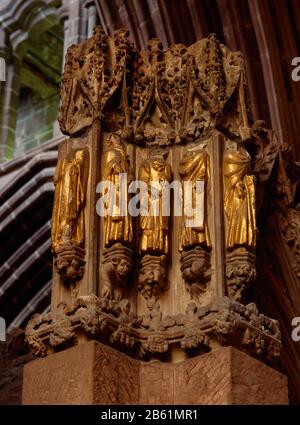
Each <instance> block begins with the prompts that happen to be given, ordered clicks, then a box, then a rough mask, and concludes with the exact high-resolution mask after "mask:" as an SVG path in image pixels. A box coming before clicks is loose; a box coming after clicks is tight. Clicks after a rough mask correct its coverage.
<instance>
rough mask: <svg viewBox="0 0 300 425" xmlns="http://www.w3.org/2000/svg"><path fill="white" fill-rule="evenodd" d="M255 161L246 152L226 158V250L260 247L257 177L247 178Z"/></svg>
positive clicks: (237, 152) (239, 152)
mask: <svg viewBox="0 0 300 425" xmlns="http://www.w3.org/2000/svg"><path fill="white" fill-rule="evenodd" d="M250 160H251V157H250V155H249V154H248V152H247V151H246V150H245V149H239V150H227V151H225V154H224V184H225V194H224V208H225V214H226V218H227V240H226V248H227V250H228V251H232V250H233V249H235V248H238V247H246V248H248V249H249V250H254V249H255V247H256V218H255V177H254V176H251V175H247V173H248V172H249V166H250Z"/></svg>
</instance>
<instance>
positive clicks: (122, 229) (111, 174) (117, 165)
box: [103, 135, 132, 247]
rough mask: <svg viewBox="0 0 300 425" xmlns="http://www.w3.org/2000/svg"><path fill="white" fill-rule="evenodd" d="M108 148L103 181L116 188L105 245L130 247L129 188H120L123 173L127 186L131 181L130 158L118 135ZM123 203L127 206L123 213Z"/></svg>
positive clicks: (107, 225)
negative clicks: (120, 244)
mask: <svg viewBox="0 0 300 425" xmlns="http://www.w3.org/2000/svg"><path fill="white" fill-rule="evenodd" d="M107 146H108V149H107V150H106V152H105V153H104V158H103V170H104V171H103V180H105V181H108V182H111V183H112V184H113V185H114V187H115V192H114V193H112V194H111V197H110V199H109V200H108V203H109V204H110V205H109V206H110V214H107V215H105V217H104V244H105V246H106V247H109V246H111V245H112V244H113V243H116V242H121V243H125V245H130V244H131V243H132V217H131V216H130V215H128V214H127V193H128V192H127V187H123V188H122V187H120V183H121V181H120V174H121V173H122V174H126V175H127V184H129V183H130V180H131V170H130V161H129V156H128V155H127V153H126V149H125V147H124V146H123V144H122V142H121V141H120V140H119V139H118V136H117V135H111V136H110V137H109V139H108V140H107ZM121 184H122V183H121ZM121 191H122V196H123V198H122V199H121ZM121 202H124V203H125V204H126V205H125V209H124V211H123V213H122V211H121V209H122V206H121Z"/></svg>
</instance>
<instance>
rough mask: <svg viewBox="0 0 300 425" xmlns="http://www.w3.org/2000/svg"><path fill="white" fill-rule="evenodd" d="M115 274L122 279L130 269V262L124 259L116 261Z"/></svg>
mask: <svg viewBox="0 0 300 425" xmlns="http://www.w3.org/2000/svg"><path fill="white" fill-rule="evenodd" d="M116 271H117V274H118V276H119V278H121V279H124V278H125V277H126V276H127V275H128V273H129V271H130V263H129V262H128V261H126V260H120V261H119V262H118V263H117V269H116Z"/></svg>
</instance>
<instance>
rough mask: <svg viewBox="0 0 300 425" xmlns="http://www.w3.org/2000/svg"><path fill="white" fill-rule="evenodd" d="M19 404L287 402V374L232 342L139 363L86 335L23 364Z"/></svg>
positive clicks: (233, 403)
mask: <svg viewBox="0 0 300 425" xmlns="http://www.w3.org/2000/svg"><path fill="white" fill-rule="evenodd" d="M23 404H99V405H101V404H112V405H114V404H162V405H164V404H169V405H171V404H187V405H193V404H194V405H202V404H213V405H217V404H230V405H237V404H243V405H245V404H256V405H257V404H282V405H284V404H288V392H287V378H286V377H285V376H284V375H282V374H281V373H279V372H277V371H276V370H274V369H272V368H270V367H269V366H267V365H265V364H264V363H262V362H260V361H258V360H256V359H254V358H252V357H250V356H248V355H247V354H245V353H243V352H241V351H239V350H237V349H236V348H233V347H223V348H220V349H218V350H216V351H212V352H210V353H207V354H204V355H201V356H198V357H195V358H191V359H188V360H185V361H182V362H180V363H176V364H171V363H162V362H159V361H157V362H156V361H154V362H149V363H145V362H142V361H138V360H134V359H131V358H130V357H128V356H127V355H125V354H123V353H120V352H118V351H116V350H114V349H113V348H110V347H107V346H105V345H103V344H101V343H99V342H96V341H90V342H87V343H85V344H81V345H78V346H75V347H72V348H69V349H67V350H65V351H61V352H58V353H56V354H52V355H50V356H48V357H45V358H42V359H38V360H34V361H32V362H31V363H29V364H27V365H26V366H25V368H24V382H23Z"/></svg>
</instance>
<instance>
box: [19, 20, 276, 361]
mask: <svg viewBox="0 0 300 425" xmlns="http://www.w3.org/2000/svg"><path fill="white" fill-rule="evenodd" d="M127 37H128V33H127V32H126V31H124V30H119V31H117V32H116V33H115V35H114V37H109V36H107V35H106V34H105V33H104V32H103V30H102V29H101V28H99V27H97V28H96V29H95V32H94V36H93V37H91V38H90V39H88V40H86V41H84V42H82V43H81V44H79V45H74V46H71V47H70V48H69V50H68V53H67V56H66V61H65V70H64V75H63V79H62V88H61V111H60V116H59V122H60V126H61V130H62V131H63V132H64V133H65V134H66V135H68V136H69V138H67V139H66V140H65V141H64V142H63V143H62V144H61V145H60V149H59V159H58V164H57V171H56V176H55V187H56V190H55V201H54V207H53V220H52V248H53V255H54V273H53V289H52V308H51V312H50V313H48V314H46V315H42V316H39V315H38V316H35V317H34V318H33V319H32V320H31V321H30V322H29V324H28V326H27V330H26V335H27V340H28V342H29V344H30V346H31V348H32V350H33V351H34V352H35V353H36V354H39V355H47V354H49V353H51V352H53V351H57V350H62V349H64V348H66V347H68V346H70V345H74V344H79V343H81V342H82V341H84V340H87V339H91V338H93V339H98V340H100V341H102V342H104V343H106V344H109V345H114V346H115V347H116V348H118V349H120V350H123V351H125V352H127V353H128V354H130V355H132V356H134V357H138V358H143V359H145V360H146V359H151V358H153V357H157V356H159V357H160V358H165V359H169V360H170V361H173V360H174V359H173V357H174V356H173V352H174V351H175V350H178V349H179V351H180V350H181V353H183V354H182V355H193V354H195V353H202V352H206V351H208V350H212V349H215V347H217V346H218V345H235V346H237V347H238V348H240V349H243V350H245V351H246V352H248V353H250V354H251V355H255V356H257V357H259V358H260V359H264V360H270V359H271V358H273V357H275V356H278V355H279V351H280V344H281V340H280V331H279V324H278V322H277V321H276V320H273V319H270V318H268V317H266V316H265V315H263V314H259V312H258V311H257V308H256V306H255V304H254V303H247V304H246V305H245V304H244V303H245V300H246V296H247V289H248V287H249V286H250V285H251V284H252V283H253V282H254V281H255V279H256V248H257V225H256V219H257V214H258V210H259V207H260V205H261V201H262V199H263V198H264V191H265V185H266V182H267V181H268V180H269V178H270V176H271V172H272V169H273V167H274V164H275V161H276V158H277V156H278V152H279V148H278V143H277V140H276V138H275V136H274V134H273V133H272V131H271V130H267V129H265V128H264V127H263V125H262V123H261V122H258V123H253V121H252V118H251V113H250V104H249V101H248V96H247V83H246V75H245V66H244V59H243V56H242V55H241V53H240V52H231V51H230V50H229V49H228V48H227V47H226V46H224V45H223V44H221V43H220V42H219V41H218V40H217V38H216V36H215V35H214V34H211V35H210V36H209V37H208V38H205V39H203V40H199V41H197V42H196V43H195V44H193V45H192V46H189V47H186V46H184V45H181V44H176V45H173V46H171V47H170V48H169V49H167V50H166V51H163V50H162V47H161V43H160V42H159V40H150V42H149V45H148V50H147V51H138V50H136V49H135V48H134V47H133V46H132V45H131V44H130V42H129V41H128V38H127ZM124 176H125V177H124ZM103 182H104V183H105V185H103ZM137 182H138V184H139V187H140V188H144V190H141V192H140V195H139V200H138V202H135V196H137V193H139V192H138V191H135V189H134V188H135V187H137ZM170 185H173V186H174V187H173V189H174V188H175V187H177V189H178V190H177V192H176V190H175V189H174V194H171V195H170V197H169V198H168V200H169V209H168V213H166V211H165V210H164V207H165V204H164V202H163V199H164V193H165V192H164V190H165V188H167V187H169V186H170ZM108 187H110V188H111V187H113V190H112V191H109V190H108V189H107V188H108ZM173 189H172V190H173ZM175 192H176V193H177V195H176V196H177V198H176V196H175ZM170 193H171V192H170ZM121 200H122V202H123V203H121ZM124 205H125V210H124ZM137 205H139V207H140V206H141V205H143V207H144V214H133V213H131V211H132V209H131V208H132V207H133V206H135V207H136V208H137ZM178 205H180V207H178ZM103 210H105V211H106V213H105V214H104V215H102V214H99V211H103ZM107 211H109V212H107ZM124 211H125V213H124ZM139 211H141V210H139ZM154 212H155V213H154ZM191 214H192V215H191Z"/></svg>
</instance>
